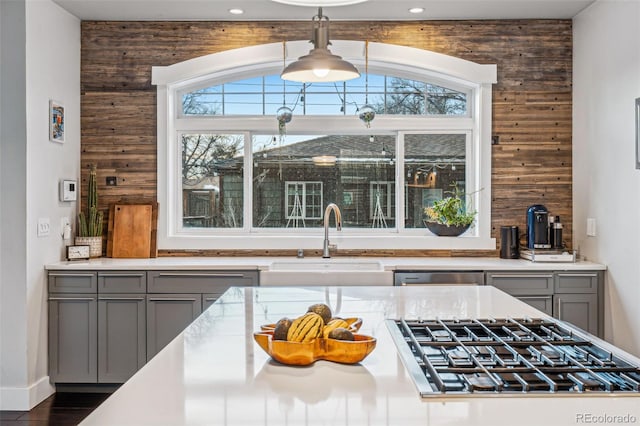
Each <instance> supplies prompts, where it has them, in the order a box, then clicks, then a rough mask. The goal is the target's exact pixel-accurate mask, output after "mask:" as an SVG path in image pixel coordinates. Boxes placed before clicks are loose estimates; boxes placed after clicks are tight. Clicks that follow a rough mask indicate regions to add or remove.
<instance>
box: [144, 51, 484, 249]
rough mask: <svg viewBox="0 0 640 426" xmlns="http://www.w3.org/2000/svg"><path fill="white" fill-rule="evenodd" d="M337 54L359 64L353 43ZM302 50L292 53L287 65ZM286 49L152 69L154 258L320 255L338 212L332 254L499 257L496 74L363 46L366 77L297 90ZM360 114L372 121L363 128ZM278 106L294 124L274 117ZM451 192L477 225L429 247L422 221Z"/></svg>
mask: <svg viewBox="0 0 640 426" xmlns="http://www.w3.org/2000/svg"><path fill="white" fill-rule="evenodd" d="M333 44H334V46H332V51H333V50H335V52H336V53H337V54H340V55H341V56H343V57H344V58H345V59H348V60H350V61H352V62H353V63H354V64H356V65H359V64H362V63H363V61H364V58H363V57H362V52H363V50H362V47H363V43H362V42H347V41H338V42H334V43H333ZM305 45H306V43H303V42H292V43H288V50H289V55H288V56H290V57H293V58H295V57H297V56H299V55H298V54H297V52H296V50H300V49H303V48H305V47H306V46H305ZM281 46H282V45H281V44H272V45H262V46H254V47H248V48H244V49H237V50H233V51H228V52H221V53H217V54H212V55H208V56H206V57H202V58H197V59H194V60H191V61H186V62H183V63H180V64H175V65H172V66H169V67H154V70H153V82H154V84H156V85H157V86H158V194H159V195H158V198H159V202H160V205H161V206H166V207H165V208H164V209H163V210H164V211H165V212H166V214H165V215H160V223H159V229H158V231H159V232H158V237H159V245H160V247H163V248H211V247H215V248H226V249H235V248H318V247H319V244H318V236H320V235H322V231H323V229H322V228H323V221H322V219H323V217H322V216H323V213H324V208H325V206H326V205H327V204H328V203H330V202H333V203H336V204H337V205H338V206H339V207H340V209H341V211H342V219H343V231H342V232H341V233H340V234H336V235H335V236H333V237H332V242H337V243H338V246H339V247H340V248H352V249H357V248H395V249H403V248H411V249H426V248H461V249H473V248H478V249H487V248H495V241H494V240H493V239H491V238H490V219H491V218H490V205H489V203H490V192H491V189H490V176H491V170H490V167H491V162H490V127H491V122H490V117H491V84H492V83H493V82H494V81H495V66H493V65H479V64H474V63H471V62H468V61H464V60H461V59H457V58H452V57H448V56H445V55H440V54H436V53H433V52H428V51H423V50H417V49H412V48H406V47H400V46H392V45H384V44H377V43H371V44H370V47H369V58H368V61H369V66H368V69H369V74H368V75H365V74H363V75H362V76H361V77H360V78H359V79H356V80H351V81H346V82H338V83H313V84H310V83H306V84H303V83H292V82H284V81H282V80H281V79H280V77H279V72H280V70H281V68H282V57H281V55H282V48H281ZM277 52H279V55H278V53H277ZM278 56H280V57H278ZM389 58H393V60H390V59H389ZM361 68H362V67H361ZM365 105H366V108H371V110H373V111H374V112H375V117H374V119H373V121H371V122H366V121H363V119H362V118H363V117H360V115H361V114H360V113H361V112H363V111H364V110H365V108H364V107H365ZM282 107H286V108H288V109H289V110H290V112H291V120H290V121H286V120H278V119H277V118H276V117H277V115H278V114H279V111H282V110H281V108H282ZM279 118H281V119H282V116H280V117H279ZM454 187H457V188H458V189H459V190H461V191H464V192H466V193H468V194H470V195H469V196H468V197H465V202H466V203H467V208H468V210H475V211H477V212H478V215H477V218H476V221H475V224H474V226H473V227H472V228H471V229H470V230H469V231H467V232H466V233H465V234H464V235H463V236H461V237H457V238H442V237H435V236H433V234H431V233H430V232H429V231H428V230H427V229H426V228H425V225H424V222H423V219H424V210H425V208H427V207H429V206H430V205H432V204H433V202H434V201H436V200H438V199H441V198H444V197H446V196H447V195H448V192H449V191H451V190H452V189H453V188H454ZM320 244H321V241H320Z"/></svg>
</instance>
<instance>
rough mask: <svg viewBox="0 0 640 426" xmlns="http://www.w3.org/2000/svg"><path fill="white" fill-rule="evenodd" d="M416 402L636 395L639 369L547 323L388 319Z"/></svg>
mask: <svg viewBox="0 0 640 426" xmlns="http://www.w3.org/2000/svg"><path fill="white" fill-rule="evenodd" d="M387 325H388V327H389V330H390V331H391V334H392V336H393V338H394V341H395V343H396V345H397V346H398V349H399V351H400V354H401V357H402V359H403V362H404V363H405V366H406V367H407V369H408V371H409V372H410V374H411V376H412V378H413V380H414V382H416V385H417V387H418V390H419V391H420V394H421V395H422V396H444V395H492V394H501V395H507V394H512V395H522V394H527V395H528V394H539V395H548V394H554V395H560V394H566V395H574V396H575V395H578V394H580V395H586V394H602V393H616V394H629V395H635V394H640V369H639V367H638V365H634V364H633V363H631V362H628V361H626V360H624V359H622V358H621V357H619V356H617V355H616V354H614V353H613V352H611V351H608V350H606V349H605V348H604V347H602V346H601V345H598V344H596V343H594V342H593V341H590V340H589V339H588V338H587V337H586V336H583V335H581V334H580V333H578V332H576V331H574V330H572V329H571V328H569V327H567V326H565V325H561V324H560V323H559V322H556V321H553V320H549V319H539V318H533V319H530V318H526V319H512V318H508V319H462V320H458V319H453V320H440V319H435V320H404V319H399V320H387Z"/></svg>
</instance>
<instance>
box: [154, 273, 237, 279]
mask: <svg viewBox="0 0 640 426" xmlns="http://www.w3.org/2000/svg"><path fill="white" fill-rule="evenodd" d="M158 276H159V277H173V278H182V277H203V278H207V277H209V278H242V277H244V274H203V273H197V272H194V273H184V274H175V273H173V274H170V273H168V274H162V273H161V274H158Z"/></svg>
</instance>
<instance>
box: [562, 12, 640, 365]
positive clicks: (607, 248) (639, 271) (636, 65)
mask: <svg viewBox="0 0 640 426" xmlns="http://www.w3.org/2000/svg"><path fill="white" fill-rule="evenodd" d="M573 26H574V30H573V36H574V58H573V78H574V81H573V165H574V177H573V185H574V189H573V191H574V193H573V206H574V208H573V210H574V213H573V216H574V217H573V223H574V246H575V247H577V248H578V249H579V250H580V252H581V254H583V255H585V256H586V257H587V258H588V259H589V260H593V261H596V262H601V263H604V264H606V265H607V267H608V271H607V274H606V287H605V288H606V289H605V296H606V297H605V338H606V339H607V340H609V341H611V342H613V343H614V344H615V345H616V346H619V347H621V348H623V349H626V350H627V351H629V352H632V353H633V354H635V355H637V356H640V327H639V325H640V170H636V169H635V135H634V102H635V101H634V100H635V98H638V97H640V1H638V0H626V1H624V0H620V1H603V0H599V1H597V2H596V3H594V4H592V5H591V6H590V7H589V8H587V9H586V10H584V11H582V12H581V13H580V14H579V15H578V16H576V17H575V18H574V21H573ZM587 218H595V219H596V224H597V227H596V236H595V237H587V236H586V220H587Z"/></svg>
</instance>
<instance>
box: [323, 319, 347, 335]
mask: <svg viewBox="0 0 640 426" xmlns="http://www.w3.org/2000/svg"><path fill="white" fill-rule="evenodd" d="M336 328H349V323H348V322H346V321H345V320H343V319H342V318H334V319H332V320H331V321H329V323H328V324H327V325H325V326H324V328H323V329H322V337H324V338H327V337H329V333H331V331H332V330H335V329H336Z"/></svg>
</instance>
